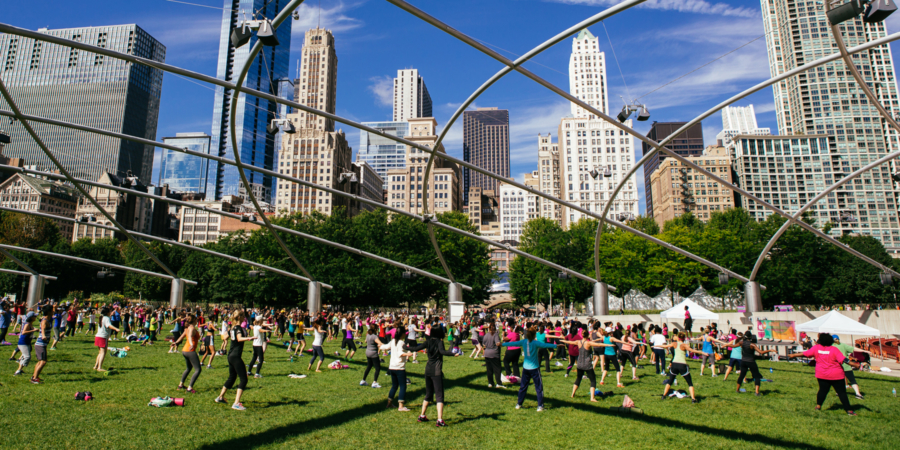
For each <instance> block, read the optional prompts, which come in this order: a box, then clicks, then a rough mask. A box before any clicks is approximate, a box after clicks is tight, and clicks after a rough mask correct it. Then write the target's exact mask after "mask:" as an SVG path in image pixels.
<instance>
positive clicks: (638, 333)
mask: <svg viewBox="0 0 900 450" xmlns="http://www.w3.org/2000/svg"><path fill="white" fill-rule="evenodd" d="M689 319H690V313H689V312H687V311H686V322H687V320H689ZM85 324H87V326H85ZM691 328H692V327H691V326H686V332H685V331H683V332H677V333H675V332H671V333H670V330H669V329H668V325H667V324H664V325H663V326H662V327H660V326H657V325H653V324H650V325H649V326H646V325H645V324H644V323H637V324H632V325H623V324H621V323H613V322H602V323H601V322H600V321H599V320H596V319H593V318H585V319H584V320H583V321H582V320H579V319H578V318H577V317H573V318H566V319H565V320H556V321H553V320H551V319H550V318H548V317H546V316H541V315H537V317H534V315H533V314H521V312H516V311H507V312H491V311H481V312H477V313H472V314H469V313H467V314H466V315H464V316H463V317H462V318H461V319H460V320H458V321H456V322H451V321H450V320H448V317H446V316H445V315H442V313H440V312H437V313H432V314H428V315H420V314H417V312H409V311H402V310H401V311H395V312H379V311H367V312H339V311H325V312H322V313H320V314H315V315H310V314H309V313H307V312H306V311H302V310H300V309H296V308H295V309H277V308H245V307H234V306H232V307H223V308H219V307H217V306H214V307H206V308H200V307H191V308H169V307H157V308H154V307H152V306H150V305H146V304H139V305H128V304H125V305H118V304H114V305H91V304H89V303H83V302H79V301H77V300H76V301H72V302H67V303H58V302H51V301H44V302H41V303H39V304H38V305H35V306H34V307H32V308H30V309H29V308H26V307H25V305H24V304H22V303H12V302H9V301H8V300H6V299H4V300H3V301H0V343H4V344H6V341H5V339H6V337H7V336H10V337H16V338H17V345H16V348H15V349H14V350H13V353H12V355H11V356H10V361H16V362H17V363H18V367H17V369H16V371H15V373H14V375H16V376H19V375H23V374H25V370H26V369H27V368H28V366H29V364H30V362H31V359H32V355H33V358H34V359H36V360H37V363H36V364H35V366H34V369H33V372H32V374H31V382H32V383H35V384H40V383H43V382H44V380H43V379H41V376H40V375H41V372H42V370H43V369H44V368H45V367H46V365H47V362H48V350H56V349H57V348H58V346H59V345H60V343H61V342H63V341H64V340H65V339H66V338H68V337H71V336H74V335H76V334H80V333H85V334H93V335H94V345H95V346H96V347H97V349H98V354H97V358H96V360H95V363H94V366H93V370H96V371H99V372H104V371H106V369H104V361H105V359H106V356H107V350H108V348H109V343H110V341H116V340H123V341H127V342H130V343H134V344H140V345H143V346H153V345H157V343H159V342H160V340H161V337H162V338H163V339H164V340H165V341H167V342H166V343H165V344H163V345H168V352H169V353H178V352H180V353H181V354H182V356H183V357H184V361H185V370H184V372H183V373H182V375H181V379H180V382H179V383H178V385H177V389H178V390H184V391H185V392H187V393H191V394H195V393H196V392H197V391H196V390H195V389H194V386H195V385H196V383H197V380H198V378H199V377H200V376H201V374H202V373H203V368H204V365H205V367H206V368H207V369H210V368H212V367H213V361H214V360H215V359H216V356H223V357H225V359H226V361H227V367H228V377H227V379H225V381H224V383H223V385H222V389H221V392H220V393H219V395H218V396H217V397H216V398H215V402H216V403H225V404H227V403H229V400H227V399H226V396H227V395H229V391H231V390H234V396H233V401H230V403H231V407H232V408H233V409H235V410H244V409H245V407H244V405H243V402H242V397H243V394H244V390H245V389H246V388H247V383H248V380H249V377H251V376H252V377H254V378H262V377H263V376H264V375H263V373H264V372H263V367H264V365H265V361H266V352H267V350H268V347H269V343H270V342H272V341H275V340H282V341H283V342H284V343H285V344H286V345H285V346H284V347H279V348H281V349H282V350H283V349H284V348H285V347H286V351H287V353H288V354H289V355H290V356H289V357H290V358H291V360H293V359H294V358H298V359H299V358H301V357H302V356H303V355H306V354H309V355H310V356H311V358H310V359H309V363H308V365H307V371H308V372H309V373H310V375H313V374H316V373H321V372H322V364H323V362H324V361H325V351H324V348H323V347H324V345H325V343H326V342H327V341H335V340H340V341H341V352H335V353H336V356H337V357H339V358H342V359H344V360H345V361H353V360H354V359H355V358H357V355H356V353H357V351H362V349H361V348H358V347H364V348H365V370H364V371H363V374H362V379H361V380H360V382H359V384H360V386H371V387H372V388H375V389H378V388H381V385H380V384H379V378H380V376H381V372H382V368H383V367H382V365H383V364H384V359H383V358H385V357H389V363H388V366H387V373H388V374H389V375H390V382H391V388H390V390H389V392H388V398H387V406H388V407H393V406H394V402H395V399H396V406H397V409H398V410H399V411H409V409H408V408H406V398H405V397H406V388H407V384H408V383H409V379H408V377H407V374H406V365H407V364H409V363H412V364H418V363H419V361H418V357H419V356H423V357H424V358H425V359H426V361H425V363H426V364H425V370H424V377H425V398H424V401H423V403H422V409H421V412H420V414H419V417H418V420H419V421H420V422H426V421H429V419H428V416H427V413H428V406H429V405H431V404H434V405H435V407H436V412H437V420H436V422H435V423H436V425H437V426H446V422H444V420H443V419H444V404H445V397H444V366H443V359H444V357H468V358H470V359H474V360H478V359H482V360H483V366H484V368H485V369H484V370H485V376H486V378H487V385H488V387H490V388H496V389H504V388H505V387H504V382H506V383H510V382H512V383H518V384H519V393H518V401H517V404H516V409H519V408H522V407H523V405H524V400H525V395H526V393H527V392H528V390H529V389H530V386H531V384H534V389H535V391H536V394H537V403H538V404H537V411H543V410H544V388H543V386H544V383H543V378H542V370H541V369H542V366H543V369H544V371H545V372H547V373H550V372H551V371H552V370H553V367H552V366H551V363H552V362H553V360H554V359H556V360H557V361H556V368H559V369H560V371H562V369H561V368H562V367H565V369H564V376H565V377H569V376H570V375H572V369H575V370H574V378H573V386H572V393H571V396H572V397H575V395H576V394H577V392H578V390H579V387H580V385H581V384H582V382H583V380H588V383H589V386H590V391H589V397H590V401H597V400H596V396H595V392H596V389H597V386H598V385H604V384H605V383H607V377H608V376H609V375H610V370H612V371H613V372H614V373H615V386H616V388H618V389H623V388H625V385H624V384H623V381H622V377H623V373H624V369H625V368H626V365H630V367H631V375H632V377H631V380H632V381H633V382H640V378H639V377H638V372H637V370H638V367H639V361H643V360H646V361H647V367H651V366H652V367H653V368H654V373H655V375H657V376H661V377H666V378H665V382H664V388H663V391H662V397H661V398H662V399H663V400H665V399H667V398H668V397H669V396H670V394H671V392H670V391H671V390H672V386H673V384H675V383H676V378H678V377H681V378H682V379H683V381H684V382H685V384H686V385H687V390H688V393H689V395H690V397H691V400H692V402H694V403H697V402H698V401H699V400H698V398H697V395H696V392H695V387H694V383H693V381H694V380H693V379H692V375H691V372H690V369H689V366H688V359H689V358H691V357H692V355H696V356H695V357H699V358H700V372H699V376H701V377H702V376H704V372H705V370H707V369H708V370H709V371H710V372H711V373H710V375H711V376H712V377H717V376H718V365H717V364H716V361H717V360H719V359H724V358H727V359H728V364H727V368H726V371H725V374H724V378H723V380H725V381H727V379H728V376H729V375H730V374H731V373H732V371H733V370H735V371H737V372H738V377H737V383H736V387H735V391H736V392H742V391H744V390H743V389H742V388H741V386H742V384H743V383H744V381H745V380H750V381H752V382H753V383H754V385H755V395H757V396H760V395H761V393H760V391H759V387H760V382H761V381H762V376H761V374H760V372H759V368H758V366H757V364H756V355H757V354H766V353H769V352H772V351H774V350H762V349H760V348H759V347H758V346H757V343H756V339H755V337H754V336H753V333H752V332H751V331H749V330H748V331H746V332H744V333H739V332H738V331H737V330H736V329H731V330H727V331H720V330H719V329H718V327H717V325H716V324H714V323H713V324H711V325H710V326H708V327H705V328H701V330H700V332H699V333H694V332H693V331H692V329H691ZM168 333H171V337H169V336H168ZM307 337H310V338H311V343H310V348H309V349H308V350H307ZM217 338H218V339H220V341H221V343H220V344H217V342H216V339H217ZM836 340H837V336H831V335H820V336H819V337H818V339H817V343H816V345H815V346H813V345H810V346H808V348H807V349H806V351H804V352H803V353H798V354H795V355H792V356H797V357H799V356H803V357H807V358H813V359H815V360H816V362H817V365H816V378H817V379H819V386H820V389H819V394H818V396H817V409H818V408H820V407H821V404H822V401H824V399H825V395H827V393H828V391H829V389H832V388H833V389H834V390H835V391H836V392H837V395H838V397H839V399H840V401H841V402H842V404H843V406H844V408H845V410H846V411H847V413H848V414H851V415H854V413H853V411H852V409H851V407H850V405H849V402H848V400H847V395H846V389H845V385H844V383H843V381H842V380H844V379H847V380H848V382H849V383H850V384H851V385H852V386H853V389H854V390H855V392H856V397H857V398H858V399H863V396H862V394H861V393H860V391H859V387H858V385H857V383H856V380H855V378H854V376H853V372H852V368H851V367H850V364H851V362H850V361H849V360H847V358H846V356H847V355H849V353H850V352H853V351H861V350H860V349H857V348H853V347H852V346H841V345H840V342H839V340H837V343H836V344H835V341H836ZM247 342H250V343H251V347H252V353H251V358H250V361H249V363H245V362H244V346H245V343H247ZM466 342H471V344H472V347H473V349H472V351H471V353H469V354H468V355H465V354H464V353H463V351H462V348H463V344H464V343H466ZM32 344H33V345H32ZM420 353H424V355H420ZM667 358H668V359H669V361H668V363H667ZM562 361H566V363H563V362H562ZM598 364H599V365H600V366H601V373H600V377H599V381H598V380H597V378H598V377H597V374H596V370H597V365H598ZM314 365H315V367H314ZM610 367H612V369H610ZM254 369H255V373H254V372H253V370H254ZM839 371H840V374H838V372H839ZM748 373H749V374H750V375H749V376H750V377H751V378H747V377H748V375H747V374H748ZM370 374H371V375H372V379H371V382H369V381H367V380H368V379H369V375H370ZM838 375H840V377H838ZM610 383H611V381H610ZM672 395H674V394H672Z"/></svg>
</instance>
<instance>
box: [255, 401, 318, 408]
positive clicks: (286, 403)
mask: <svg viewBox="0 0 900 450" xmlns="http://www.w3.org/2000/svg"><path fill="white" fill-rule="evenodd" d="M307 403H309V402H308V401H306V400H282V401H279V402H267V403H265V404H264V405H263V406H264V407H278V406H291V405H293V406H303V405H305V404H307Z"/></svg>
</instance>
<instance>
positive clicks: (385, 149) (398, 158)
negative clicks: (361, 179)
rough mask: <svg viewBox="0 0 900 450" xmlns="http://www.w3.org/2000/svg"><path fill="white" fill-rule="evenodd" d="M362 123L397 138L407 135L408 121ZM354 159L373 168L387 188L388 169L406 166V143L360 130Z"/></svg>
mask: <svg viewBox="0 0 900 450" xmlns="http://www.w3.org/2000/svg"><path fill="white" fill-rule="evenodd" d="M363 125H365V126H367V127H370V128H374V129H376V130H379V131H383V132H385V133H387V134H390V135H391V136H396V137H399V138H405V137H407V136H408V135H409V122H363ZM356 160H357V161H362V162H365V163H366V164H368V165H369V166H371V167H372V168H373V169H375V173H377V174H378V176H379V177H381V179H382V180H384V183H385V185H384V188H385V189H387V180H388V177H387V172H388V170H391V169H405V168H406V144H401V143H399V142H396V141H392V140H390V139H387V138H383V137H381V136H378V135H377V134H369V132H367V131H364V130H360V131H359V151H358V152H357V153H356Z"/></svg>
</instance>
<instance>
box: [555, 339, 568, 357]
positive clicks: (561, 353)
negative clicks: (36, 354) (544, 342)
mask: <svg viewBox="0 0 900 450" xmlns="http://www.w3.org/2000/svg"><path fill="white" fill-rule="evenodd" d="M554 344H556V355H555V356H554V358H556V359H565V358H566V346H565V345H563V344H560V343H557V342H554Z"/></svg>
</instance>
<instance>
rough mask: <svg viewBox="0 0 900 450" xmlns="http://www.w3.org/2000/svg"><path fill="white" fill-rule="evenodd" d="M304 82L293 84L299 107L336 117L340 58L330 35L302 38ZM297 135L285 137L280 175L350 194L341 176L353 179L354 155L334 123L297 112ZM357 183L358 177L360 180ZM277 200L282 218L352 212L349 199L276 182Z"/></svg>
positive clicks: (294, 120) (309, 33)
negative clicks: (339, 208) (337, 210)
mask: <svg viewBox="0 0 900 450" xmlns="http://www.w3.org/2000/svg"><path fill="white" fill-rule="evenodd" d="M299 75H300V77H299V78H298V79H296V80H295V81H294V86H295V87H296V88H297V90H296V93H297V95H298V98H296V99H295V101H296V102H297V103H302V104H305V105H307V106H309V107H312V108H316V109H318V110H321V111H326V112H329V113H334V108H335V103H336V101H335V97H336V94H337V54H336V53H335V49H334V35H333V34H332V33H331V30H326V29H323V28H314V29H311V30H309V31H307V32H306V34H305V36H304V38H303V52H302V58H301V61H300V74H299ZM287 118H288V120H290V121H291V123H293V124H294V127H295V128H296V133H294V134H288V133H284V134H283V137H282V139H283V140H282V145H281V152H280V153H279V154H278V167H276V170H278V173H282V174H286V175H291V176H294V177H297V178H301V179H303V180H305V181H310V182H312V183H315V184H318V185H321V186H327V187H329V188H332V189H338V190H342V191H344V192H351V190H350V189H351V186H350V184H351V183H349V182H347V183H341V174H342V173H348V174H349V173H352V172H353V167H352V164H351V156H352V153H353V149H352V148H351V147H350V144H349V143H348V142H347V136H346V135H345V134H344V132H343V131H340V130H338V131H334V121H332V120H329V119H325V118H323V117H320V116H317V115H315V114H309V113H306V112H304V111H301V110H298V111H295V112H294V113H291V114H288V116H287ZM357 179H359V177H357ZM277 192H278V195H277V197H276V198H275V199H274V201H273V204H274V206H275V210H276V211H277V212H279V213H283V214H292V213H297V212H300V213H307V214H308V213H311V212H313V211H319V212H321V213H323V214H326V215H330V214H331V213H332V212H333V211H334V208H335V207H336V206H345V207H347V206H350V203H349V201H348V200H347V198H346V197H342V196H334V195H332V194H330V193H328V192H325V191H320V190H316V189H312V188H309V187H304V186H300V185H297V184H294V183H291V182H287V181H284V180H278V181H277Z"/></svg>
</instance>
